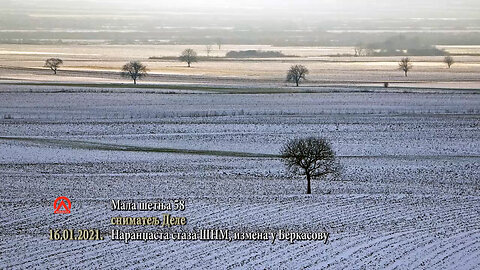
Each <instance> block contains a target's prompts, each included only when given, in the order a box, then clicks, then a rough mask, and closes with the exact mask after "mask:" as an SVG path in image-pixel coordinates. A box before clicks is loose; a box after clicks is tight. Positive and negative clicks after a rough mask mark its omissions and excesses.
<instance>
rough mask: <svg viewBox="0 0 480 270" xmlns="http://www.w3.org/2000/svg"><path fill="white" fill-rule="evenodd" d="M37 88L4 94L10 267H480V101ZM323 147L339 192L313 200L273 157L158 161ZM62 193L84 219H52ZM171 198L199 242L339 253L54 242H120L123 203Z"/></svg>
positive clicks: (0, 156)
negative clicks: (318, 235)
mask: <svg viewBox="0 0 480 270" xmlns="http://www.w3.org/2000/svg"><path fill="white" fill-rule="evenodd" d="M17 87H20V88H21V86H17ZM32 87H33V88H34V90H36V91H33V93H25V92H24V91H10V92H6V91H4V92H1V93H0V117H1V118H2V119H0V179H1V185H0V221H1V222H0V253H1V254H2V256H1V259H0V268H42V269H46V268H62V266H63V264H65V263H72V262H75V267H78V268H85V267H87V266H88V267H92V266H93V267H110V268H131V269H144V268H160V267H163V266H167V267H171V268H173V269H176V268H179V267H182V268H193V269H195V268H206V267H210V268H213V269H215V268H219V269H231V268H238V267H239V268H250V269H264V268H267V269H295V268H296V269H300V268H305V269H320V268H332V269H343V268H350V269H451V268H457V269H478V268H479V267H480V176H479V175H480V132H479V125H480V95H479V93H478V92H477V91H467V92H455V91H440V90H439V91H438V92H437V93H432V92H430V93H421V91H419V92H413V93H368V92H356V91H353V90H355V89H352V91H351V92H346V91H343V92H325V93H299V94H294V93H287V94H264V95H262V94H259V95H255V94H249V95H245V94H218V93H201V92H196V91H193V92H188V94H182V93H168V94H166V93H163V94H162V93H135V92H132V93H128V92H123V93H100V92H95V93H94V92H82V91H81V89H73V88H72V89H71V91H68V92H60V93H42V89H43V88H44V87H36V86H28V87H27V86H25V88H28V89H25V91H30V88H32ZM2 88H5V86H2ZM37 90H38V91H37ZM180 92H181V91H180ZM309 135H314V136H323V137H326V138H328V139H329V140H330V141H331V142H332V144H333V147H334V149H335V151H336V152H337V154H338V156H339V157H340V158H339V160H340V163H341V165H342V175H341V178H340V179H329V180H326V181H315V182H314V183H313V193H314V194H313V195H311V196H307V195H304V192H305V182H304V180H303V179H302V178H301V177H293V176H290V175H288V174H286V172H285V170H284V167H283V164H282V163H281V161H280V160H278V159H276V158H274V157H260V155H259V157H235V156H228V155H222V154H218V155H208V153H205V154H200V155H192V154H190V155H188V154H182V153H180V151H179V152H175V151H173V152H169V153H167V152H165V151H160V150H161V149H164V148H172V149H179V150H182V149H183V150H184V149H190V150H198V151H199V152H198V153H201V151H210V150H221V151H224V152H222V153H228V152H229V151H230V152H245V153H251V154H277V153H278V151H279V149H280V147H281V145H282V144H283V143H284V142H286V141H287V140H288V139H290V138H294V137H299V136H309ZM96 143H104V144H106V145H109V147H113V146H115V147H119V148H121V147H124V146H134V147H139V149H142V147H144V148H145V147H146V148H151V149H160V150H159V151H128V152H125V151H117V150H118V149H117V150H115V149H116V148H115V149H110V150H106V149H103V148H101V147H98V146H99V144H96ZM112 145H113V146H112ZM97 147H98V149H96V148H97ZM60 195H64V196H68V197H69V198H70V199H71V200H72V202H73V208H72V214H71V215H54V214H53V208H52V203H53V200H54V199H55V198H56V197H58V196H60ZM171 198H183V199H185V200H186V201H187V209H186V211H185V213H183V215H185V216H186V217H188V219H189V223H188V225H187V226H186V229H187V230H192V229H194V228H222V229H231V230H246V231H259V230H266V231H268V230H278V229H286V230H296V231H302V230H303V231H305V230H307V231H308V230H311V231H328V232H330V233H331V235H330V238H329V242H328V243H327V245H324V244H323V243H322V242H297V243H294V244H289V243H286V242H277V243H275V244H271V243H270V242H249V241H246V242H243V241H242V242H231V243H228V242H202V241H194V242H173V241H167V242H148V243H143V242H132V243H129V244H124V243H121V242H112V241H108V240H107V241H100V242H68V241H65V242H53V241H50V240H48V230H49V229H50V228H98V229H101V230H102V231H103V232H108V231H109V230H110V229H112V228H113V227H111V226H110V225H109V221H110V220H109V219H110V218H111V217H114V216H118V215H119V213H118V212H112V211H111V210H110V200H111V199H139V200H156V199H171ZM123 215H124V216H132V215H137V216H152V215H158V213H156V212H153V213H148V212H146V213H145V212H142V213H136V212H133V213H132V212H125V213H123Z"/></svg>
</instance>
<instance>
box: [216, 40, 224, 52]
mask: <svg viewBox="0 0 480 270" xmlns="http://www.w3.org/2000/svg"><path fill="white" fill-rule="evenodd" d="M222 45H223V40H222V39H221V38H217V46H218V50H221V49H222Z"/></svg>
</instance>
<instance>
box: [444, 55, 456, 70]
mask: <svg viewBox="0 0 480 270" xmlns="http://www.w3.org/2000/svg"><path fill="white" fill-rule="evenodd" d="M443 62H444V63H445V64H447V66H448V68H450V67H451V66H452V65H453V64H455V60H453V57H451V56H450V55H449V56H445V59H443Z"/></svg>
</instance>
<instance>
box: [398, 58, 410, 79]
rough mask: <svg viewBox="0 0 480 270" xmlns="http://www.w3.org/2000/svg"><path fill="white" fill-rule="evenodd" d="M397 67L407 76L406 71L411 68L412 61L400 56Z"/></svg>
mask: <svg viewBox="0 0 480 270" xmlns="http://www.w3.org/2000/svg"><path fill="white" fill-rule="evenodd" d="M398 67H399V69H400V70H403V72H405V77H408V72H409V71H410V70H411V69H412V68H413V65H412V61H411V60H410V58H408V57H404V58H402V60H400V62H399V63H398Z"/></svg>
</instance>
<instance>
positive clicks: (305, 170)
mask: <svg viewBox="0 0 480 270" xmlns="http://www.w3.org/2000/svg"><path fill="white" fill-rule="evenodd" d="M281 155H282V158H283V160H284V162H285V166H286V167H287V169H288V170H289V171H291V172H293V173H297V174H301V175H305V177H306V178H307V194H311V193H312V188H311V179H312V178H319V177H322V176H325V175H327V174H330V173H336V172H337V171H338V166H337V165H336V162H335V153H334V152H333V150H332V147H331V146H330V144H329V143H328V142H327V141H326V140H325V139H323V138H316V137H309V138H305V139H293V140H290V141H289V142H287V143H286V144H285V145H284V146H283V148H282V150H281Z"/></svg>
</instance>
